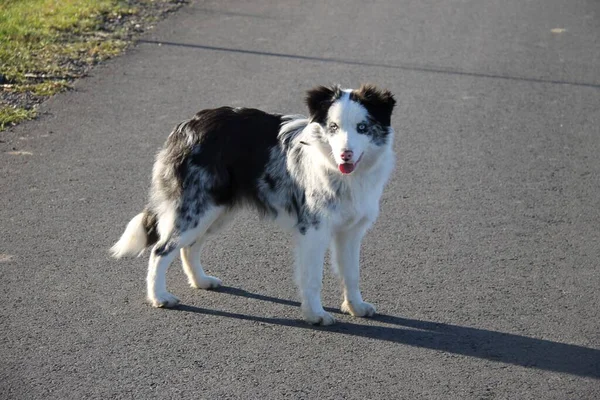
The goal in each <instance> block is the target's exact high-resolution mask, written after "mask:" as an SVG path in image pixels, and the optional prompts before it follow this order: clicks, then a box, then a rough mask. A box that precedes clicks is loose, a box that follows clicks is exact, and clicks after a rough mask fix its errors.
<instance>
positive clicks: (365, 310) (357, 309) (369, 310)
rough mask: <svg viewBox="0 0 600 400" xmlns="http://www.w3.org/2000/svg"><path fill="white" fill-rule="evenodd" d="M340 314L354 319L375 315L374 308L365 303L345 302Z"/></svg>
mask: <svg viewBox="0 0 600 400" xmlns="http://www.w3.org/2000/svg"><path fill="white" fill-rule="evenodd" d="M341 309H342V312H343V313H346V314H350V315H352V316H354V317H372V316H373V315H375V306H374V305H373V304H370V303H367V302H364V301H363V302H361V303H352V302H350V301H348V300H345V301H344V302H343V303H342V307H341Z"/></svg>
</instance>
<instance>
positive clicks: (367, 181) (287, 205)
mask: <svg viewBox="0 0 600 400" xmlns="http://www.w3.org/2000/svg"><path fill="white" fill-rule="evenodd" d="M395 103H396V102H395V100H394V96H393V95H392V94H391V93H390V92H389V91H387V90H381V89H378V88H376V87H375V86H372V85H362V86H361V87H360V88H359V89H357V90H351V89H342V88H340V87H339V86H332V87H325V86H319V87H316V88H313V89H311V90H309V91H308V93H307V97H306V104H307V105H308V110H309V117H308V118H306V117H304V116H301V115H277V114H269V113H266V112H263V111H260V110H256V109H250V108H231V107H221V108H216V109H212V110H203V111H200V112H198V113H197V114H196V115H195V116H194V117H193V118H192V119H191V120H189V121H186V122H183V123H181V124H179V125H178V126H177V127H176V128H175V129H174V130H173V131H172V132H171V134H170V135H169V137H168V138H167V141H166V143H165V145H164V147H163V149H162V150H161V151H160V152H159V153H158V155H157V157H156V162H155V164H154V169H153V173H152V188H151V191H150V199H149V203H148V206H147V207H146V208H145V209H144V211H143V212H142V213H140V214H138V215H137V216H136V217H134V218H133V219H132V220H131V221H130V222H129V224H128V225H127V228H126V229H125V232H124V233H123V235H122V236H121V238H120V240H119V241H118V242H117V243H116V244H115V245H114V246H113V247H112V248H111V252H112V254H113V256H114V257H116V258H120V257H123V256H135V255H139V254H140V253H141V252H142V251H143V250H144V249H146V248H147V247H150V246H152V251H151V253H150V261H149V266H148V278H147V290H148V300H149V301H150V302H151V303H152V305H153V306H154V307H172V306H175V305H176V304H177V303H178V301H179V300H178V299H177V298H176V297H175V296H173V295H172V294H171V293H169V292H168V291H167V286H166V272H167V268H168V267H169V265H170V264H171V263H172V262H173V260H174V259H175V258H176V256H177V254H178V253H179V254H181V260H182V263H183V269H184V271H185V274H186V275H187V277H188V280H189V283H190V285H191V286H192V287H195V288H202V289H213V288H217V287H219V286H220V285H221V281H220V280H219V279H218V278H215V277H213V276H208V275H206V274H205V273H204V270H203V268H202V264H201V262H200V252H201V249H202V245H203V244H204V243H205V241H206V238H207V236H209V235H213V234H215V233H217V232H218V231H219V230H220V229H222V228H223V226H224V225H226V223H227V222H228V221H230V220H231V219H232V216H233V215H234V214H235V211H236V210H239V209H241V208H244V207H250V208H252V209H255V210H257V211H258V212H259V213H260V214H261V215H262V216H263V217H267V218H271V219H273V220H275V221H276V222H277V223H278V224H279V225H280V226H281V227H283V229H285V230H287V231H290V232H292V233H293V235H294V239H295V245H296V256H295V261H296V282H297V284H298V287H299V291H300V297H301V300H302V306H301V309H302V312H303V314H304V318H305V319H306V321H307V322H309V323H311V324H320V325H330V324H332V323H334V322H335V320H334V318H333V317H332V316H331V315H330V314H329V313H327V312H325V310H324V309H323V306H322V304H321V287H322V279H323V262H324V257H325V253H326V252H327V249H328V248H330V251H331V259H332V263H333V267H334V270H337V271H338V273H339V275H340V279H341V284H342V289H343V303H342V306H341V310H342V311H343V312H346V313H350V314H352V315H354V316H358V317H368V316H372V315H373V314H374V313H375V307H373V305H371V304H369V303H366V302H364V301H363V299H362V296H361V293H360V289H359V253H360V246H361V241H362V239H363V236H364V235H365V233H366V231H367V229H369V227H370V226H371V225H372V224H373V223H374V222H375V220H376V218H377V215H378V213H379V199H380V197H381V194H382V192H383V189H384V186H385V184H386V181H387V180H388V178H389V175H390V173H391V171H392V169H393V165H394V154H393V150H392V144H393V143H392V142H393V136H394V131H393V129H392V128H391V127H390V119H391V115H392V109H393V108H394V105H395Z"/></svg>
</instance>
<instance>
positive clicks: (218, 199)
mask: <svg viewBox="0 0 600 400" xmlns="http://www.w3.org/2000/svg"><path fill="white" fill-rule="evenodd" d="M281 122H282V118H281V116H280V115H276V114H269V113H266V112H264V111H261V110H256V109H251V108H232V107H220V108H216V109H210V110H203V111H200V112H198V113H197V114H196V115H195V116H194V118H192V119H191V120H190V121H188V122H185V123H183V124H181V125H180V126H178V128H177V129H176V130H175V131H174V132H173V133H172V134H171V136H170V137H169V139H168V140H167V148H169V147H170V148H172V150H171V151H169V155H171V154H172V155H173V158H172V159H169V160H168V161H167V163H168V164H171V165H173V166H174V168H175V171H176V173H175V175H176V177H177V181H179V182H180V184H179V186H180V188H181V189H182V190H183V191H184V192H185V193H183V194H181V195H180V196H179V197H180V198H183V199H184V204H182V207H184V206H190V207H192V208H195V209H194V212H195V213H196V214H200V213H202V212H203V211H204V207H205V204H202V202H199V201H194V200H193V199H194V198H198V197H199V193H198V194H196V193H192V192H193V191H198V190H200V191H207V192H208V193H209V195H210V200H211V202H212V203H214V204H215V205H225V206H234V205H235V204H234V203H236V202H245V203H248V202H249V203H251V204H254V205H256V206H257V207H258V208H259V209H260V210H261V211H263V212H264V213H267V214H268V213H271V207H270V206H268V205H266V204H264V203H263V202H262V200H261V199H260V196H258V193H257V184H258V180H259V178H260V177H261V176H262V174H263V173H264V171H265V166H266V164H267V162H268V161H269V153H270V150H271V148H273V147H275V146H278V144H279V142H278V139H277V135H278V133H279V127H280V125H281ZM197 171H205V174H200V176H196V175H197V174H198V172H197ZM201 178H202V179H210V181H209V182H205V181H201V180H200V179H201ZM267 184H268V185H269V186H270V187H274V185H275V184H276V182H275V181H274V180H273V181H270V182H267ZM188 200H189V202H188ZM192 204H193V205H194V206H195V207H194V206H192Z"/></svg>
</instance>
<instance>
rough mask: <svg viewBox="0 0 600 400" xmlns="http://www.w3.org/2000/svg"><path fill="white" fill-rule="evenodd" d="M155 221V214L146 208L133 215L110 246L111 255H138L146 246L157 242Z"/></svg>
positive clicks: (115, 256)
mask: <svg viewBox="0 0 600 400" xmlns="http://www.w3.org/2000/svg"><path fill="white" fill-rule="evenodd" d="M157 222H158V220H157V217H156V214H154V213H153V212H152V211H150V210H148V209H147V208H146V209H144V211H143V212H141V213H139V214H138V215H136V216H135V217H133V219H132V220H131V221H129V223H128V224H127V228H125V232H123V235H121V238H120V239H119V241H118V242H117V243H115V245H114V246H113V247H111V248H110V253H111V254H112V256H113V257H114V258H122V257H127V256H140V255H141V254H142V252H143V251H144V250H145V249H146V247H148V246H151V245H153V244H154V243H156V242H158V239H159V237H158V233H157Z"/></svg>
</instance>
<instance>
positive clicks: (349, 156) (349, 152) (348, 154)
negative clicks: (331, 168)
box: [342, 150, 354, 161]
mask: <svg viewBox="0 0 600 400" xmlns="http://www.w3.org/2000/svg"><path fill="white" fill-rule="evenodd" d="M353 155H354V152H353V151H352V150H345V151H344V152H343V153H342V160H344V161H350V160H352V156H353Z"/></svg>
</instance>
